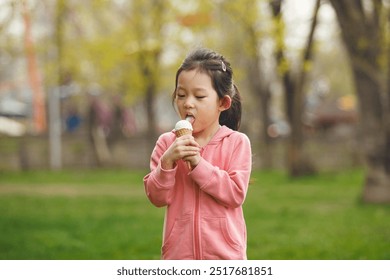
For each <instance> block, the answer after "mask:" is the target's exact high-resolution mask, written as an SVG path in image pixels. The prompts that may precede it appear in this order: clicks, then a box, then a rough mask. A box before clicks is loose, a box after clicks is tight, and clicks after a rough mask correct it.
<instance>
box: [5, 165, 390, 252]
mask: <svg viewBox="0 0 390 280" xmlns="http://www.w3.org/2000/svg"><path fill="white" fill-rule="evenodd" d="M144 175H145V172H141V171H126V170H115V171H114V170H98V171H85V170H82V171H62V172H44V171H34V172H25V173H12V172H11V173H10V172H6V173H4V172H3V173H1V172H0V213H1V214H0V259H2V260H5V259H26V260H29V259H57V260H59V259H76V260H78V259H105V260H109V259H141V260H142V259H159V258H160V247H161V232H162V226H163V217H164V209H163V208H162V209H159V208H156V207H154V206H153V205H152V204H150V202H149V201H148V200H147V198H146V196H145V194H144V190H143V183H142V178H143V176H144ZM252 177H253V178H252V183H251V185H250V189H249V192H248V196H247V200H246V202H245V207H244V208H245V216H246V222H247V228H248V258H249V259H270V260H272V259H277V260H278V259H288V260H290V259H390V218H389V217H390V206H388V205H387V206H385V205H364V204H361V203H360V202H359V196H360V194H361V191H362V182H363V177H364V176H363V172H362V171H361V170H352V171H343V172H340V173H337V174H321V175H317V176H313V177H307V178H302V179H298V180H291V179H289V178H288V177H286V176H285V175H284V174H283V173H281V172H277V171H267V172H266V171H261V172H259V171H256V172H253V174H252Z"/></svg>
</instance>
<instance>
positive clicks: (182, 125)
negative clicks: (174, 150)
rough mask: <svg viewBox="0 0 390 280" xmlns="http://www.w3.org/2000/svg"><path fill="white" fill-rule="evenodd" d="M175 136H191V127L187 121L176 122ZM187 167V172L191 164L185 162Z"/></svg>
mask: <svg viewBox="0 0 390 280" xmlns="http://www.w3.org/2000/svg"><path fill="white" fill-rule="evenodd" d="M175 134H176V137H180V136H183V135H192V125H191V123H190V122H189V121H187V120H181V121H178V122H177V123H176V125H175ZM186 164H187V167H188V169H189V170H191V169H192V168H191V163H190V162H189V161H186Z"/></svg>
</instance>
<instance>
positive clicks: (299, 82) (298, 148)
mask: <svg viewBox="0 0 390 280" xmlns="http://www.w3.org/2000/svg"><path fill="white" fill-rule="evenodd" d="M320 2H321V1H320V0H316V4H315V7H314V12H313V17H312V23H311V26H310V30H309V35H308V37H307V42H306V45H305V49H304V50H303V57H302V61H301V63H300V67H299V68H296V69H295V68H293V67H292V66H291V65H292V63H290V62H289V61H288V59H287V57H286V55H285V50H286V48H285V44H284V22H283V17H282V3H283V0H271V1H270V4H271V7H272V14H273V17H274V24H275V26H276V30H275V36H276V51H275V53H276V60H277V63H278V70H279V73H280V74H281V76H282V81H283V86H284V94H285V106H286V115H287V119H288V121H289V124H290V127H291V134H290V135H289V141H288V146H287V166H288V170H289V174H290V175H291V176H302V175H307V174H312V173H314V172H315V168H314V166H313V163H312V162H311V161H310V160H309V159H308V155H306V154H305V153H304V149H303V147H304V137H303V125H302V113H303V111H304V106H303V105H304V83H305V80H306V76H307V72H308V70H309V65H310V63H311V61H312V60H313V39H314V32H315V28H316V26H317V15H318V10H319V8H320Z"/></svg>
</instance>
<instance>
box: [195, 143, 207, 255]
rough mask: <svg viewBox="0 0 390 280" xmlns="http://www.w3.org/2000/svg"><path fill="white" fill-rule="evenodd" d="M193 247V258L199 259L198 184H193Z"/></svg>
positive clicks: (201, 152) (201, 151)
mask: <svg viewBox="0 0 390 280" xmlns="http://www.w3.org/2000/svg"><path fill="white" fill-rule="evenodd" d="M204 149H205V147H202V148H201V150H200V155H201V156H202V155H203V151H204ZM193 184H194V183H193ZM194 248H195V260H201V259H202V250H201V245H200V189H199V187H198V186H195V211H194Z"/></svg>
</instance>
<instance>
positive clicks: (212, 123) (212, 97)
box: [175, 69, 230, 138]
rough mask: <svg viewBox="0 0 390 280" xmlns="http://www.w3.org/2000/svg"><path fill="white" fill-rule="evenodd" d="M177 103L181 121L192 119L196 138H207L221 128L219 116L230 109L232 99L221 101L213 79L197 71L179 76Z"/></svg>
mask: <svg viewBox="0 0 390 280" xmlns="http://www.w3.org/2000/svg"><path fill="white" fill-rule="evenodd" d="M175 103H176V106H177V109H178V112H179V115H180V118H181V119H185V118H188V117H190V121H191V123H192V126H193V129H194V131H193V135H194V136H195V138H196V137H197V135H198V136H204V137H207V136H211V135H212V134H214V133H215V131H216V130H217V129H218V127H219V121H218V120H219V115H220V114H221V112H222V111H224V110H226V109H228V108H229V107H230V98H229V97H228V96H226V97H224V98H222V99H220V98H219V97H218V94H217V92H216V91H215V90H214V88H213V86H212V82H211V78H210V77H209V76H208V75H207V74H206V73H202V72H199V71H198V70H196V69H195V70H190V71H182V72H181V73H180V74H179V76H178V81H177V86H176V96H175ZM227 103H228V104H227Z"/></svg>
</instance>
